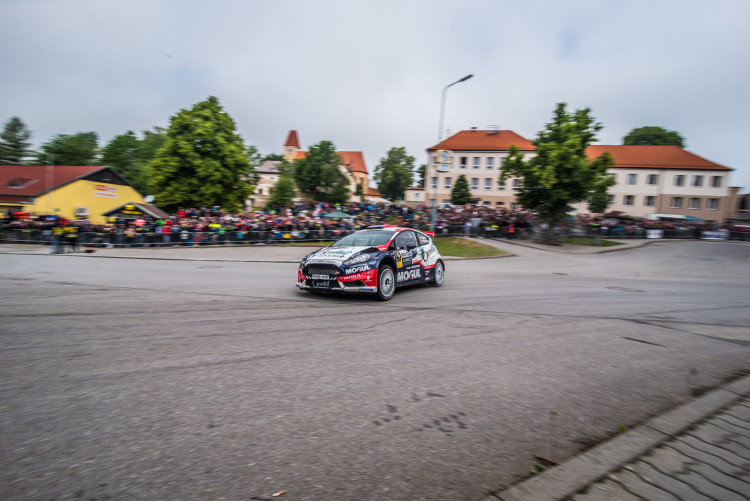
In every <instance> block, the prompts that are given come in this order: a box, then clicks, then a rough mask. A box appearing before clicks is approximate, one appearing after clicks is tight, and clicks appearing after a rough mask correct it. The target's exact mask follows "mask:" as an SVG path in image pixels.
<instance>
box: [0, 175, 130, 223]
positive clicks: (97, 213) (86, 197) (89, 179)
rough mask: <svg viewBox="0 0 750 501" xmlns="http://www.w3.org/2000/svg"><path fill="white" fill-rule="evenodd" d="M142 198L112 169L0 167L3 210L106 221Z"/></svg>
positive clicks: (0, 190) (0, 192)
mask: <svg viewBox="0 0 750 501" xmlns="http://www.w3.org/2000/svg"><path fill="white" fill-rule="evenodd" d="M131 202H132V203H143V202H144V200H143V195H141V194H140V193H138V191H136V189H135V188H133V187H132V186H131V185H130V183H128V182H127V181H126V180H125V179H123V178H122V176H120V175H119V174H118V173H117V172H116V171H115V170H114V169H112V168H111V167H107V166H103V165H98V166H69V165H64V166H60V165H0V211H2V212H6V213H7V212H9V211H12V212H16V211H19V212H27V213H30V214H31V215H37V216H40V215H55V216H59V217H63V218H66V219H89V220H90V221H91V222H92V223H94V224H102V223H105V222H106V217H105V216H104V214H105V213H107V212H110V211H111V210H112V209H116V208H118V207H121V206H122V205H124V204H127V203H131Z"/></svg>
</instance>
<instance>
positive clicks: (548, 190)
mask: <svg viewBox="0 0 750 501" xmlns="http://www.w3.org/2000/svg"><path fill="white" fill-rule="evenodd" d="M601 129H602V125H601V124H599V123H596V122H594V119H593V117H592V116H591V110H590V109H588V108H585V109H582V110H576V111H575V112H574V113H569V112H568V111H567V110H566V105H565V103H559V104H558V105H557V107H556V108H555V111H554V114H553V118H552V122H550V123H548V124H547V126H546V128H545V129H544V130H543V131H541V132H539V134H538V135H537V138H536V139H535V140H534V146H536V151H535V153H536V155H534V156H533V157H531V158H530V159H528V160H525V159H524V156H523V154H521V153H520V152H519V150H518V148H517V147H516V146H515V145H513V146H511V147H510V149H509V154H508V159H507V160H506V162H505V164H504V165H503V166H502V167H501V174H500V180H501V181H505V180H506V179H507V178H508V177H510V176H514V177H518V178H521V186H520V188H519V191H518V193H517V194H516V197H517V199H518V202H519V203H520V204H521V206H522V207H524V208H526V209H529V210H532V211H535V212H537V213H538V215H539V220H540V221H541V222H544V223H547V224H548V228H547V232H545V241H546V242H548V243H549V242H551V236H552V227H553V225H555V224H557V223H559V222H560V221H561V220H562V219H563V218H564V217H565V216H566V215H567V214H568V212H569V211H570V210H571V209H572V207H571V204H575V203H578V202H582V201H586V200H591V199H592V197H594V198H595V197H601V196H602V194H604V195H606V192H607V188H608V187H610V186H612V185H613V184H614V183H615V180H614V179H613V178H612V177H611V176H609V175H608V174H607V169H608V168H609V167H611V166H612V165H614V161H613V160H612V156H611V155H610V154H609V153H607V152H605V153H603V154H602V155H601V156H599V157H597V158H595V159H593V160H589V158H588V157H587V156H586V149H587V148H588V146H589V145H590V144H591V143H592V142H594V141H596V133H597V132H598V131H599V130H601Z"/></svg>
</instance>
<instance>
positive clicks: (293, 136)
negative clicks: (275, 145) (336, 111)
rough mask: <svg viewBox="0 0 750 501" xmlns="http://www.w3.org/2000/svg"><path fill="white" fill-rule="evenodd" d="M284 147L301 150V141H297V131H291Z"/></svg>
mask: <svg viewBox="0 0 750 501" xmlns="http://www.w3.org/2000/svg"><path fill="white" fill-rule="evenodd" d="M284 146H294V147H295V148H299V139H297V131H296V130H290V131H289V135H288V136H287V138H286V143H284Z"/></svg>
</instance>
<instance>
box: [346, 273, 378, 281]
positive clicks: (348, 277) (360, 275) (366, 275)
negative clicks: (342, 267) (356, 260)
mask: <svg viewBox="0 0 750 501" xmlns="http://www.w3.org/2000/svg"><path fill="white" fill-rule="evenodd" d="M371 276H372V272H370V273H368V272H364V273H357V274H356V275H346V276H345V277H339V278H338V280H339V281H340V282H348V281H350V280H367V279H369V278H371Z"/></svg>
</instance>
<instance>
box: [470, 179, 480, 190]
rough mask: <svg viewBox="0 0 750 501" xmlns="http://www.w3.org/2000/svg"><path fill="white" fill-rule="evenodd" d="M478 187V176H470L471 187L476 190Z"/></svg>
mask: <svg viewBox="0 0 750 501" xmlns="http://www.w3.org/2000/svg"><path fill="white" fill-rule="evenodd" d="M478 188H479V178H478V177H472V178H471V189H472V190H476V189H478Z"/></svg>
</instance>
